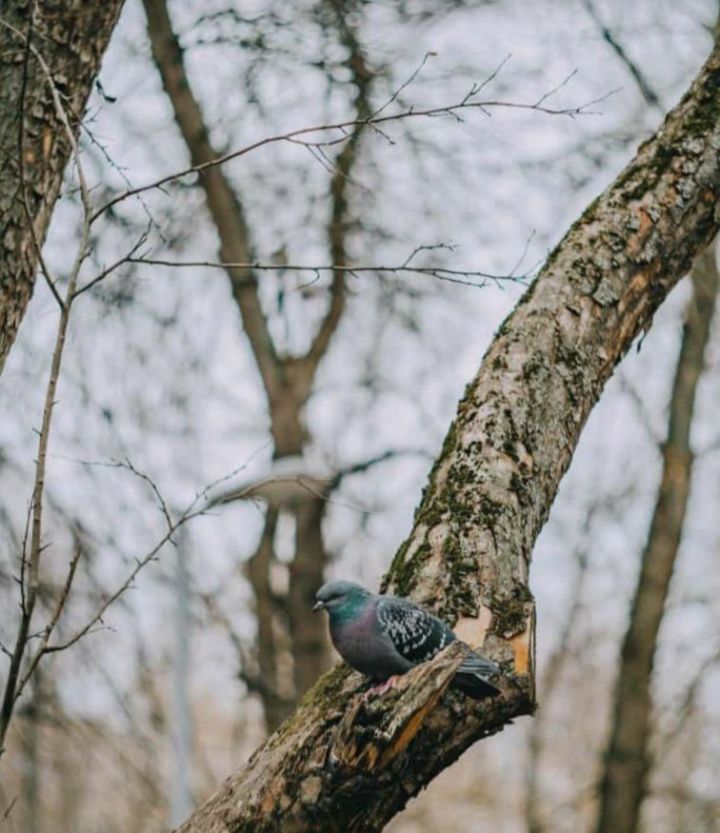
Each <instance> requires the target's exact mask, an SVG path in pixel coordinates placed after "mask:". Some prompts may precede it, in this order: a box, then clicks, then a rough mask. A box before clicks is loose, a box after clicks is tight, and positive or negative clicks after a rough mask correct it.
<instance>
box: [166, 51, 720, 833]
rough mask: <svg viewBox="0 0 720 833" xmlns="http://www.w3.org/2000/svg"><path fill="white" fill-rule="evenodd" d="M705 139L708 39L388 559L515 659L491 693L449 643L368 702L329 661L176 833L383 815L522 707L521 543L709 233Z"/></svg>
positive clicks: (519, 325) (520, 335) (712, 108)
mask: <svg viewBox="0 0 720 833" xmlns="http://www.w3.org/2000/svg"><path fill="white" fill-rule="evenodd" d="M719 151H720V48H716V49H715V50H714V51H713V53H712V55H711V57H710V59H709V60H708V62H707V63H706V65H705V66H704V67H703V68H702V70H701V71H700V73H699V75H698V77H697V79H696V80H695V81H694V82H693V84H692V86H691V88H690V90H689V91H688V92H687V94H686V95H685V97H684V98H683V100H682V101H681V102H680V104H679V105H678V106H677V107H676V108H675V109H674V110H673V111H672V112H671V113H670V114H669V115H668V117H667V119H666V121H665V123H664V124H663V126H662V128H661V129H660V130H659V131H658V132H657V134H656V135H655V136H654V137H653V138H652V139H651V140H650V141H648V142H646V143H645V144H644V145H643V146H642V147H641V148H640V150H639V151H638V154H637V156H636V157H635V159H634V160H633V161H632V162H631V163H630V164H629V165H628V167H627V168H626V169H625V170H624V171H623V172H622V173H621V174H620V176H619V177H618V178H617V179H616V181H615V182H614V183H613V184H612V185H611V186H610V187H609V188H608V189H607V190H606V191H605V193H604V194H602V195H601V196H600V197H599V198H598V199H597V200H596V201H595V202H594V203H593V204H592V205H591V206H590V207H589V208H588V209H587V210H586V211H585V213H584V214H583V216H582V217H581V218H580V219H579V220H578V221H577V222H576V223H575V225H574V226H573V227H572V228H571V229H570V231H569V232H568V234H567V235H566V236H565V238H564V240H563V241H562V242H561V243H560V244H559V246H558V247H557V248H556V249H555V251H554V252H553V253H552V255H551V256H550V258H549V259H548V262H547V263H546V265H545V267H544V268H543V270H542V273H541V274H540V276H539V277H538V278H537V280H536V282H535V284H534V285H533V287H532V288H531V289H530V290H529V291H528V293H527V294H526V296H525V297H524V298H523V300H522V301H521V302H520V303H519V304H518V306H517V308H516V309H515V311H514V312H513V313H512V315H511V316H510V317H509V318H508V319H507V320H506V321H505V323H504V324H503V326H502V327H501V329H500V331H499V332H498V334H497V336H496V338H495V340H494V341H493V343H492V345H491V347H490V349H489V350H488V352H487V354H486V356H485V358H484V360H483V363H482V366H481V368H480V370H479V373H478V375H477V376H476V377H475V379H473V380H472V381H471V382H470V384H469V385H468V388H467V390H466V393H465V396H464V398H463V399H462V401H461V403H460V405H459V409H458V414H457V417H456V419H455V422H454V423H453V425H452V427H451V429H450V432H449V434H448V436H447V438H446V440H445V444H444V446H443V449H442V451H441V454H440V456H439V458H438V461H437V463H436V465H435V467H434V469H433V471H432V473H431V475H430V482H429V484H428V487H427V488H426V490H425V494H424V496H423V500H422V503H421V505H420V507H419V509H418V511H417V513H416V517H415V525H414V528H413V531H412V532H411V534H410V537H409V539H408V541H407V542H406V543H405V544H404V545H403V546H402V547H401V549H400V551H399V552H398V554H397V555H396V557H395V559H394V560H393V563H392V566H391V568H390V571H389V574H388V576H387V579H386V581H385V586H386V587H387V588H388V589H390V590H392V591H395V592H398V593H401V594H409V595H411V596H412V597H413V598H415V599H416V600H418V601H422V602H425V603H426V604H428V605H430V606H431V607H433V608H434V609H435V610H437V611H439V612H441V613H442V614H443V615H444V616H446V617H447V618H448V619H451V620H453V621H457V622H458V626H459V629H460V630H461V632H462V633H463V635H464V637H465V638H466V639H467V640H468V641H469V642H471V644H473V645H474V646H477V647H482V648H483V649H484V650H485V651H486V652H488V653H490V654H492V655H493V656H494V657H495V658H497V659H498V660H500V661H501V662H502V663H503V667H504V669H505V670H506V672H508V673H514V675H516V676H515V678H514V679H513V680H507V681H506V682H505V683H504V684H503V689H504V690H503V696H501V697H498V698H495V699H493V700H491V701H489V702H488V701H485V702H483V703H480V704H477V703H474V702H471V701H468V700H467V699H464V698H463V696H462V695H459V694H457V693H454V692H448V693H447V694H445V695H444V697H443V698H442V700H441V701H440V702H439V703H436V702H435V698H436V697H437V695H438V693H440V692H441V690H442V685H443V684H444V683H442V681H443V680H444V679H445V672H446V671H447V669H448V667H450V666H448V665H443V663H451V662H453V661H457V657H455V656H454V655H453V656H447V655H445V656H441V657H440V659H439V660H438V662H439V665H438V666H437V668H433V669H432V670H433V671H434V672H435V671H437V686H436V687H435V688H433V687H432V685H430V683H428V681H427V680H422V679H418V676H417V675H414V674H411V675H406V677H408V678H411V679H405V678H403V680H404V682H403V683H402V684H401V686H400V690H399V692H398V693H397V694H396V695H394V696H390V697H383V698H379V699H377V698H376V699H375V700H373V701H371V702H370V703H369V704H366V705H363V703H362V701H361V699H360V698H359V696H358V694H359V691H360V683H361V679H360V677H359V675H357V674H354V673H350V672H348V671H347V669H345V668H342V667H340V668H337V669H335V670H334V671H332V672H330V673H329V674H328V675H326V676H325V677H323V678H322V679H321V680H320V681H319V682H318V683H317V685H316V686H315V687H314V688H313V689H312V690H311V691H310V692H309V693H308V695H307V696H306V697H305V699H304V700H303V702H302V703H301V704H300V706H299V707H298V709H297V711H296V712H295V714H294V715H293V716H292V717H291V718H290V719H289V720H288V721H286V723H285V724H284V725H283V726H282V727H281V728H280V729H279V730H278V731H277V732H276V733H275V734H274V735H273V736H272V737H270V738H269V739H268V741H267V742H266V743H265V744H264V745H263V746H262V747H261V748H260V749H258V750H257V752H256V753H255V754H254V755H253V756H252V758H251V759H250V761H249V762H248V763H247V764H246V765H245V766H244V767H242V768H241V769H240V770H239V771H238V772H237V773H235V774H234V775H232V776H231V777H230V778H229V779H228V780H227V781H226V782H225V783H224V784H223V786H222V787H221V788H220V789H219V791H218V792H217V793H216V794H215V795H214V796H213V797H211V798H210V799H209V800H208V801H207V802H206V803H205V804H204V805H203V806H202V807H200V808H199V809H198V810H197V811H196V812H195V813H194V814H193V816H192V817H191V818H190V819H189V820H188V821H187V822H186V823H185V824H184V825H183V826H182V827H181V828H180V830H181V831H182V833H220V831H223V833H240V831H244V832H249V831H253V833H269V831H293V833H301V832H302V831H317V830H322V831H324V833H334V831H338V833H340V831H342V833H348V832H349V831H367V833H370V831H378V830H381V829H382V828H383V827H384V825H385V824H386V823H387V821H388V820H389V819H390V818H392V817H393V816H394V815H395V814H396V813H397V812H398V811H399V810H401V809H402V808H403V807H404V806H405V804H406V803H407V801H408V799H409V798H410V797H412V796H414V795H416V794H417V793H418V792H419V791H420V790H421V789H422V788H423V787H424V786H425V785H427V784H428V783H429V782H430V781H431V780H432V779H433V778H434V777H435V776H436V775H437V774H438V773H439V772H441V771H442V770H443V769H444V768H445V767H447V766H448V765H449V764H451V763H452V762H453V761H454V760H456V759H457V757H458V756H459V755H460V754H461V753H462V752H463V751H464V750H465V749H466V748H467V747H468V746H470V745H471V744H472V743H473V742H475V741H476V740H478V739H480V738H482V737H484V736H486V735H488V734H491V733H493V732H496V731H498V730H499V729H501V728H502V727H503V726H504V725H506V724H507V723H508V722H509V721H511V720H512V719H513V718H515V717H517V716H519V715H522V714H527V713H528V712H530V711H532V708H533V692H532V677H533V668H532V657H533V610H534V609H533V602H532V598H531V596H530V593H529V591H528V589H527V574H528V565H529V562H530V556H531V552H532V547H533V544H534V542H535V539H536V537H537V535H538V533H539V532H540V529H541V527H542V526H543V524H544V522H545V519H546V518H547V515H548V512H549V511H550V507H551V505H552V503H553V500H554V498H555V495H556V492H557V488H558V485H559V482H560V479H561V478H562V476H563V474H564V473H565V471H566V469H567V467H568V466H569V464H570V461H571V459H572V455H573V452H574V450H575V448H576V445H577V442H578V440H579V437H580V432H581V430H582V427H583V425H584V424H585V420H586V419H587V416H588V414H589V413H590V411H591V409H592V408H593V406H594V405H595V403H596V402H597V400H598V399H599V397H600V394H601V393H602V390H603V387H604V385H605V383H606V382H607V380H608V378H609V377H610V375H611V374H612V372H613V369H614V367H615V365H616V364H617V363H618V362H619V361H620V359H621V358H622V356H623V355H624V354H625V353H626V351H627V350H628V349H629V347H630V345H631V344H632V342H633V340H634V339H635V337H636V336H637V335H639V334H640V333H642V332H643V331H644V330H646V329H647V328H649V327H650V326H651V323H652V317H653V314H654V313H655V311H656V309H657V308H658V306H659V305H660V304H661V302H662V301H663V299H664V298H665V296H666V295H667V293H668V292H669V291H670V290H671V289H672V287H673V286H675V284H676V283H677V282H678V280H679V279H680V278H681V277H682V276H683V275H684V274H686V273H687V271H688V270H689V268H690V266H691V264H692V261H693V260H694V259H695V257H696V256H697V255H698V253H700V252H702V251H703V250H704V249H705V248H706V247H707V245H708V243H709V242H710V240H711V239H712V238H713V237H714V236H715V234H716V233H717V230H718V226H719V225H720V212H719V211H718V199H719V198H720V154H719ZM451 653H452V652H451ZM423 668H427V666H421V667H420V669H423ZM416 670H418V669H416ZM424 673H425V672H424V671H419V674H420V675H422V674H424Z"/></svg>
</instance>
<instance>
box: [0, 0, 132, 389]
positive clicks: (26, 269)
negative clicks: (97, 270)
mask: <svg viewBox="0 0 720 833" xmlns="http://www.w3.org/2000/svg"><path fill="white" fill-rule="evenodd" d="M122 4H123V0H104V2H102V3H87V2H83V0H66V1H65V2H57V0H43V2H37V3H34V2H31V0H10V2H6V3H4V4H3V5H2V10H1V11H0V21H2V22H4V23H6V24H9V26H12V27H13V28H14V29H15V30H17V31H12V30H11V29H10V28H8V27H7V26H4V25H1V24H0V373H1V372H2V369H3V366H4V364H5V359H6V358H7V355H8V353H9V351H10V348H11V347H12V345H13V342H14V341H15V336H16V335H17V331H18V327H19V326H20V322H21V321H22V318H23V315H24V314H25V309H26V307H27V305H28V302H29V300H30V297H31V296H32V292H33V288H34V286H35V275H36V271H37V267H38V262H39V258H38V250H37V246H38V245H39V246H42V243H43V241H44V239H45V234H46V232H47V229H48V226H49V225H50V217H51V215H52V210H53V207H54V205H55V201H56V200H57V197H58V194H59V192H60V186H61V184H62V178H63V172H64V170H65V166H66V165H67V163H68V160H69V159H70V151H71V148H70V142H69V139H68V136H67V133H66V131H65V128H64V127H63V125H62V124H61V123H60V121H59V118H58V114H57V112H56V109H55V106H54V104H53V99H52V94H51V90H50V85H49V84H48V81H47V79H46V77H45V75H44V74H43V71H42V70H41V68H40V67H39V66H38V63H37V61H36V60H35V59H34V58H33V56H32V54H26V52H27V50H26V44H25V38H26V36H27V32H28V31H31V35H30V37H31V42H32V44H33V45H34V46H35V47H36V48H37V49H39V50H40V52H41V53H42V55H43V57H44V59H45V61H46V63H47V64H48V66H49V67H50V70H51V72H52V75H53V79H54V82H55V85H56V86H57V88H58V90H59V91H60V92H61V93H62V94H63V96H65V104H66V107H67V110H68V115H69V117H70V121H71V124H72V127H73V129H74V130H75V132H76V134H77V132H78V131H79V129H80V123H81V120H82V117H83V115H84V113H85V106H86V104H87V100H88V97H89V95H90V92H91V90H92V85H93V82H94V81H95V77H96V76H97V73H98V70H99V69H100V62H101V61H102V57H103V54H104V52H105V49H106V48H107V45H108V42H109V40H110V35H111V34H112V31H113V29H114V27H115V24H116V22H117V18H118V15H119V14H120V9H121V8H122ZM31 13H32V16H33V24H32V27H31V28H30V17H31ZM17 32H20V33H22V36H20V35H19V34H17ZM36 244H37V245H36Z"/></svg>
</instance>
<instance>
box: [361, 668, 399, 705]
mask: <svg viewBox="0 0 720 833" xmlns="http://www.w3.org/2000/svg"><path fill="white" fill-rule="evenodd" d="M399 679H400V675H399V674H393V675H392V677H388V678H387V680H385V682H383V683H378V684H377V685H374V686H373V687H372V688H369V689H368V690H367V691H366V692H365V694H364V695H363V696H364V699H365V700H369V699H370V698H371V697H380V696H381V695H383V694H385V692H386V691H389V690H390V689H391V688H393V687H394V685H395V683H396V682H397V681H398V680H399Z"/></svg>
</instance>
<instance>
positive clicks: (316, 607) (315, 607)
mask: <svg viewBox="0 0 720 833" xmlns="http://www.w3.org/2000/svg"><path fill="white" fill-rule="evenodd" d="M324 607H325V602H320V601H317V602H315V604H314V605H313V611H318V610H322V609H323V608H324Z"/></svg>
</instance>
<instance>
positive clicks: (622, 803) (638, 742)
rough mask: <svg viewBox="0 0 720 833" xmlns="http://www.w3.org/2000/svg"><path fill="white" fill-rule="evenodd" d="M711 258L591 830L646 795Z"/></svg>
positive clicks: (693, 308) (688, 338)
mask: <svg viewBox="0 0 720 833" xmlns="http://www.w3.org/2000/svg"><path fill="white" fill-rule="evenodd" d="M715 257H716V256H715V251H714V247H710V248H709V249H708V250H707V251H706V252H705V253H704V254H703V255H702V256H701V257H700V258H698V260H697V261H696V264H695V266H694V267H693V271H692V273H691V277H692V283H693V297H692V299H691V301H690V307H689V310H688V316H687V321H686V323H685V328H684V332H683V340H682V346H681V348H680V356H679V359H678V363H677V368H676V371H675V380H674V383H673V391H672V398H671V400H670V421H669V426H668V435H667V439H666V441H665V443H664V444H663V447H662V455H663V472H662V479H661V483H660V487H659V490H658V496H657V502H656V504H655V510H654V512H653V516H652V521H651V524H650V529H649V531H648V537H647V541H646V544H645V548H644V551H643V554H642V560H641V564H640V575H639V577H638V583H637V587H636V589H635V597H634V599H633V603H632V608H631V610H630V621H629V624H628V628H627V631H626V633H625V638H624V641H623V645H622V651H621V654H620V672H619V676H618V680H617V683H616V685H615V707H614V714H613V719H612V726H611V729H610V740H609V743H608V748H607V753H606V755H605V765H604V770H603V774H602V785H601V787H600V806H599V810H598V818H597V828H596V829H597V831H598V833H610V831H612V833H634V831H636V830H637V829H638V824H639V819H640V809H641V806H642V801H643V797H644V794H645V790H646V784H647V776H648V772H649V763H650V762H649V759H648V744H649V738H650V733H651V729H652V711H653V707H652V692H651V678H652V670H653V660H654V657H655V652H656V647H657V638H658V632H659V629H660V624H661V622H662V617H663V612H664V609H665V600H666V599H667V595H668V591H669V589H670V582H671V579H672V575H673V570H674V567H675V561H676V559H677V554H678V548H679V546H680V541H681V537H682V531H683V524H684V521H685V513H686V510H687V505H688V501H689V498H690V485H691V478H692V470H693V454H692V450H691V447H690V429H691V427H692V417H693V411H694V408H695V394H696V392H697V385H698V382H699V381H700V376H701V374H702V370H703V363H704V356H705V349H706V346H707V344H708V341H709V338H710V325H711V323H712V319H713V312H714V309H715V301H716V297H717V292H718V283H719V280H718V269H717V265H716V260H715Z"/></svg>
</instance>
